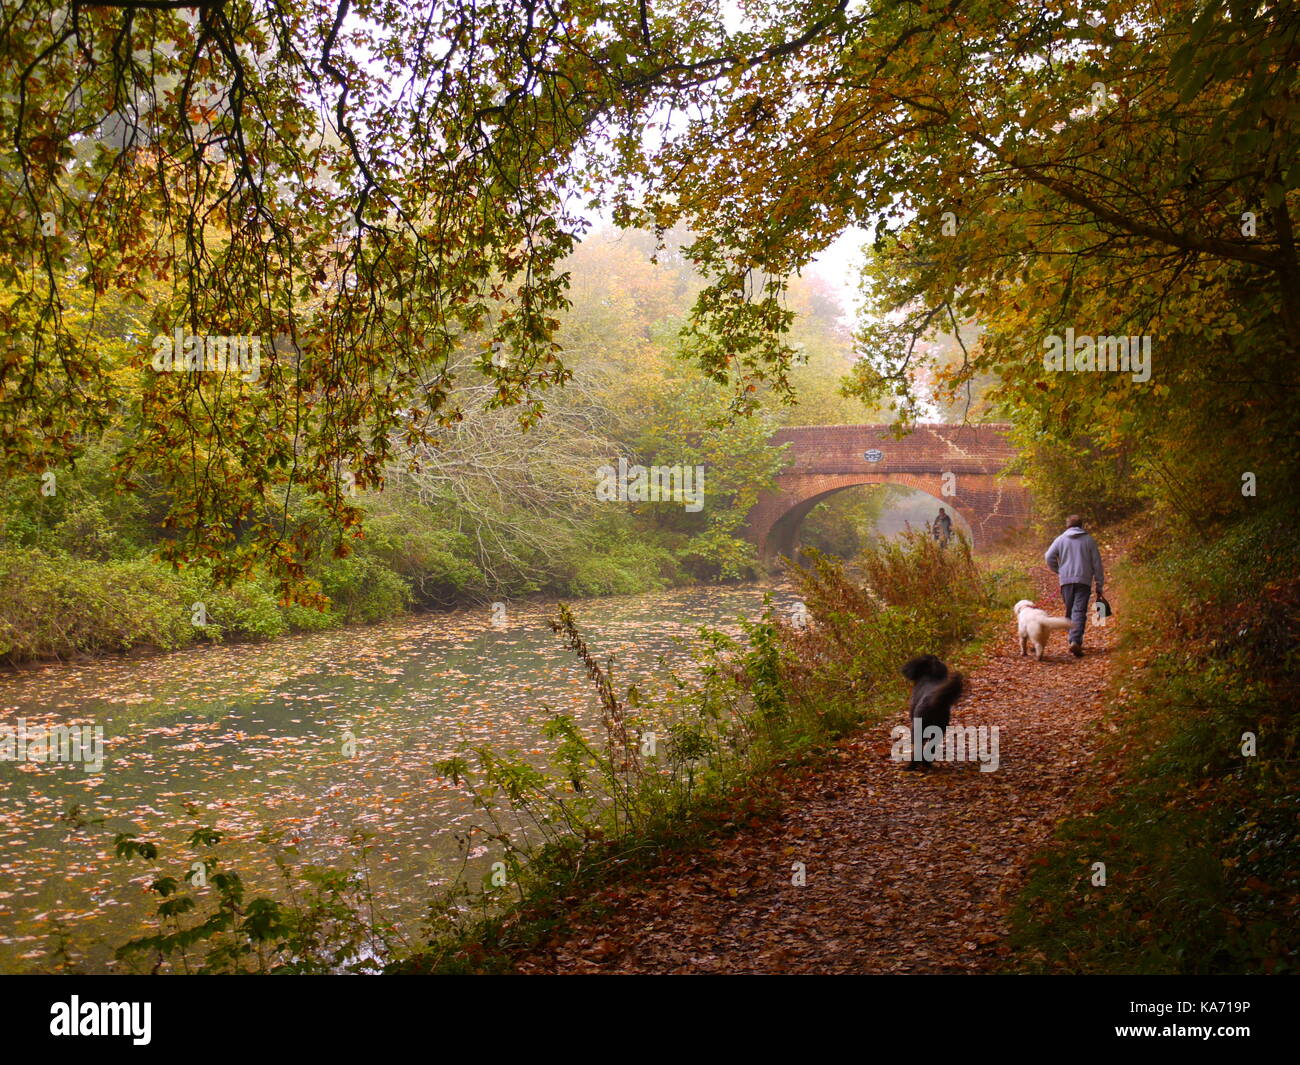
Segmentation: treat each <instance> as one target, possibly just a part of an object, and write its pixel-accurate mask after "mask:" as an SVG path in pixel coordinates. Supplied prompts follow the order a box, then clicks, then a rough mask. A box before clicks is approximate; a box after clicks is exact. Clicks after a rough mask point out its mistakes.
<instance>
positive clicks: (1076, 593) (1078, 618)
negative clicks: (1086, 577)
mask: <svg viewBox="0 0 1300 1065" xmlns="http://www.w3.org/2000/svg"><path fill="white" fill-rule="evenodd" d="M1091 590H1092V589H1091V586H1090V585H1087V584H1063V585H1061V598H1062V599H1064V600H1065V616H1066V617H1067V618H1069V619H1070V643H1072V644H1073V643H1077V644H1078V645H1079V646H1080V647H1082V646H1083V628H1084V626H1085V625H1087V623H1088V599H1089V592H1090V591H1091Z"/></svg>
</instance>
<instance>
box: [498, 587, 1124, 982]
mask: <svg viewBox="0 0 1300 1065" xmlns="http://www.w3.org/2000/svg"><path fill="white" fill-rule="evenodd" d="M1050 582H1051V578H1050V576H1049V575H1047V574H1045V573H1044V574H1042V579H1041V582H1040V585H1039V589H1038V602H1039V604H1041V605H1043V606H1044V607H1046V608H1047V609H1049V610H1050V611H1051V612H1052V613H1060V598H1059V595H1058V594H1057V592H1056V588H1055V586H1054V584H1053V583H1050ZM1116 632H1117V629H1116V623H1115V622H1114V621H1112V622H1111V623H1110V624H1109V625H1107V626H1106V627H1105V628H1097V627H1095V626H1093V625H1091V624H1090V625H1089V628H1088V634H1087V637H1086V638H1085V648H1086V651H1087V654H1086V655H1085V657H1084V658H1083V659H1074V658H1071V657H1070V656H1069V655H1068V654H1067V653H1066V646H1065V639H1064V634H1061V633H1057V634H1055V635H1054V636H1053V640H1052V644H1051V646H1050V647H1049V650H1048V654H1047V657H1046V658H1045V659H1044V660H1043V662H1041V663H1039V662H1035V661H1034V660H1033V658H1032V657H1030V658H1021V656H1020V650H1019V646H1018V645H1016V642H1015V640H1014V627H1013V624H1012V622H1011V621H1010V620H1009V619H1008V621H1007V629H1006V638H1005V639H1004V640H999V641H997V642H996V645H995V646H992V647H991V648H990V649H989V650H988V651H987V652H986V654H985V656H984V657H983V658H982V660H981V661H979V662H978V663H977V664H976V665H975V666H974V667H973V668H971V669H970V670H968V671H967V684H968V694H967V695H966V696H965V697H964V698H963V699H962V700H961V702H960V703H958V705H957V707H956V708H955V710H954V717H953V721H954V724H960V725H986V726H993V725H996V726H998V727H999V729H1000V733H999V741H1000V750H999V756H1000V767H999V768H998V769H997V770H996V771H994V772H987V773H985V772H980V771H979V768H978V766H977V765H975V764H972V763H964V764H962V763H955V764H948V765H942V766H938V767H936V768H935V769H934V770H932V771H931V772H929V773H913V772H906V771H904V770H903V769H902V767H901V766H899V765H898V764H896V763H894V762H891V761H890V760H889V752H890V746H891V745H890V728H891V727H892V726H894V725H897V724H900V723H902V722H903V720H904V716H903V708H902V707H900V713H899V714H898V715H897V716H896V717H894V718H891V719H890V720H888V721H886V722H884V723H882V724H880V725H877V726H873V727H872V728H869V729H867V730H866V731H864V732H862V733H860V734H858V735H857V736H854V737H852V738H851V739H850V740H847V741H845V743H844V745H843V746H842V748H841V750H840V755H839V761H838V763H835V764H832V765H830V766H829V767H827V768H826V769H824V770H822V771H819V772H818V773H817V774H816V775H813V776H810V777H808V778H807V779H804V780H802V781H800V782H799V783H798V784H797V786H796V790H795V791H793V792H792V793H791V795H790V801H789V803H788V804H787V805H786V807H785V809H784V811H783V813H782V814H781V815H780V816H779V817H778V818H777V819H775V820H773V821H770V822H766V823H763V824H761V825H759V826H758V827H756V828H748V829H745V830H742V832H741V833H740V834H739V835H737V836H735V837H734V838H731V839H729V840H727V841H725V842H723V843H722V844H720V845H719V846H718V847H717V848H716V849H715V850H713V851H711V852H708V853H706V854H702V855H698V856H695V857H692V858H687V859H684V860H683V864H682V866H681V868H680V869H674V870H672V871H670V872H666V873H665V874H664V875H663V876H661V877H659V878H657V879H655V880H653V881H652V882H649V883H643V884H638V885H633V886H631V887H629V888H627V889H626V890H624V891H622V892H621V893H620V894H619V895H618V896H617V897H611V898H610V899H609V900H608V901H609V902H610V903H611V905H612V912H611V913H610V914H609V915H608V916H607V918H606V919H605V920H603V921H602V922H601V923H600V924H599V925H590V926H580V927H579V928H578V929H577V931H576V932H575V933H574V934H572V935H570V936H568V937H567V938H565V939H564V941H563V942H561V943H559V944H555V945H553V946H551V947H550V948H548V949H547V950H545V951H540V952H537V953H535V954H533V955H531V956H529V957H527V958H524V959H522V960H521V961H520V963H519V965H518V971H520V972H526V973H543V972H552V973H554V972H560V973H566V972H567V973H582V972H614V973H707V972H725V973H891V972H897V973H963V972H979V971H982V970H985V969H987V968H989V967H990V966H991V965H992V963H993V961H994V960H995V957H996V952H997V950H998V946H999V944H1000V942H1001V940H1002V938H1003V936H1004V935H1005V933H1006V919H1005V918H1006V910H1007V906H1008V905H1009V903H1010V900H1011V898H1012V896H1013V894H1014V891H1015V889H1016V887H1017V886H1018V885H1019V883H1020V881H1021V878H1022V877H1023V873H1024V869H1025V865H1026V863H1027V862H1028V860H1029V858H1030V857H1031V856H1032V854H1033V852H1034V850H1035V849H1036V848H1037V847H1038V846H1039V845H1041V844H1042V843H1043V842H1044V841H1045V840H1046V839H1047V838H1048V836H1049V835H1050V834H1051V830H1052V827H1053V825H1054V823H1055V822H1056V821H1057V820H1059V819H1060V817H1061V816H1062V815H1063V814H1064V813H1065V812H1066V809H1067V804H1068V801H1069V798H1070V796H1071V794H1072V793H1073V792H1074V790H1075V789H1076V788H1077V787H1078V786H1079V785H1080V784H1081V783H1082V780H1083V772H1084V766H1085V765H1086V764H1087V762H1088V760H1089V757H1090V754H1091V751H1092V749H1093V747H1094V745H1095V743H1096V741H1097V726H1098V723H1099V718H1100V715H1101V713H1102V709H1103V707H1102V693H1103V692H1104V690H1105V686H1106V681H1107V677H1108V674H1109V670H1110V664H1111V658H1112V655H1111V652H1112V650H1113V647H1114V644H1115V642H1116ZM795 862H802V863H803V864H804V866H805V867H806V879H807V883H806V885H805V886H802V887H799V886H794V885H793V884H792V883H791V880H792V876H793V875H794V874H793V872H792V867H793V863H795ZM1080 872H1081V875H1082V874H1083V872H1084V871H1083V870H1081V871H1080Z"/></svg>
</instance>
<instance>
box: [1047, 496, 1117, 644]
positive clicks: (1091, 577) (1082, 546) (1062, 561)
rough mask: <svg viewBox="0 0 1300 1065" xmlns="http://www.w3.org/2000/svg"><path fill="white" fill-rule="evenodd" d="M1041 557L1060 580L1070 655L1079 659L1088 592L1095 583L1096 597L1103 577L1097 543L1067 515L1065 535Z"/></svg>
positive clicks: (1076, 519) (1076, 518)
mask: <svg viewBox="0 0 1300 1065" xmlns="http://www.w3.org/2000/svg"><path fill="white" fill-rule="evenodd" d="M1044 557H1045V558H1046V559H1047V565H1048V568H1049V569H1051V571H1052V572H1053V573H1055V574H1056V575H1057V577H1059V578H1060V581H1061V598H1062V599H1064V600H1065V616H1066V617H1068V618H1069V619H1070V654H1072V655H1074V657H1075V658H1080V657H1082V655H1083V629H1084V626H1085V625H1086V624H1087V622H1088V598H1089V594H1088V593H1089V589H1090V587H1091V586H1092V585H1094V584H1095V585H1096V586H1097V597H1098V598H1100V597H1101V590H1102V584H1103V583H1104V581H1105V577H1106V575H1105V573H1104V572H1103V571H1102V568H1101V552H1100V551H1099V550H1098V549H1097V541H1096V540H1094V539H1093V538H1092V537H1091V536H1089V535H1088V534H1087V533H1086V532H1084V531H1083V520H1082V519H1081V518H1080V517H1079V515H1077V514H1071V515H1070V516H1069V517H1068V518H1066V519H1065V532H1063V533H1061V535H1060V536H1058V537H1057V538H1056V539H1055V540H1053V541H1052V546H1051V547H1049V548H1048V549H1047V554H1046V555H1045V556H1044Z"/></svg>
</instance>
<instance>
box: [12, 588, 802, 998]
mask: <svg viewBox="0 0 1300 1065" xmlns="http://www.w3.org/2000/svg"><path fill="white" fill-rule="evenodd" d="M768 590H769V589H764V588H761V587H757V586H742V587H707V588H695V589H686V590H678V591H672V592H666V593H661V594H655V595H645V596H629V597H615V598H605V599H596V600H580V601H577V602H575V603H574V604H572V607H573V611H574V614H575V616H576V617H577V619H578V622H579V626H580V628H581V629H582V630H583V632H584V633H585V634H586V635H587V636H588V638H589V639H590V642H591V645H592V648H593V649H594V650H595V651H596V652H597V653H599V654H600V655H601V656H604V655H610V654H612V655H614V656H615V659H616V663H617V670H616V677H615V679H616V683H617V684H618V685H619V686H620V687H621V686H623V685H626V684H628V683H633V682H636V683H638V684H642V685H649V686H653V685H655V684H656V683H657V682H658V681H660V680H662V679H664V677H665V675H666V669H667V667H666V666H665V664H664V663H665V662H666V663H667V664H668V666H672V667H677V668H685V667H687V666H688V664H689V655H688V654H687V652H686V650H685V649H684V647H683V646H682V645H681V641H682V640H684V639H689V638H690V637H691V636H692V635H693V634H694V633H695V631H696V630H697V629H698V628H699V627H700V626H702V625H707V626H711V627H717V628H722V629H724V630H726V631H729V632H732V633H737V632H739V624H738V622H739V619H740V618H756V617H758V616H759V614H760V613H761V610H762V600H763V595H764V592H765V591H768ZM774 594H775V600H776V605H777V607H778V609H788V607H789V605H790V603H791V602H792V597H791V595H790V594H789V592H788V590H786V591H782V590H776V591H775V593H774ZM553 614H554V604H553V603H548V602H541V601H530V602H521V603H512V604H507V607H506V610H505V614H504V618H501V617H499V616H498V617H495V618H494V615H493V613H492V611H491V609H490V608H489V607H487V606H484V607H481V608H476V609H467V610H461V611H456V612H452V613H445V614H426V615H420V616H416V617H411V618H404V619H400V620H396V621H392V622H387V623H384V624H380V625H375V626H371V627H366V628H351V629H346V630H341V631H335V632H327V633H313V634H306V635H300V636H293V637H289V638H286V639H281V640H277V641H274V642H272V643H267V644H260V645H259V644H237V645H229V646H208V647H201V648H197V649H190V650H185V651H179V652H176V653H174V654H166V655H154V656H149V657H135V658H132V657H121V658H105V659H97V660H93V661H89V662H85V663H67V664H55V665H50V666H44V667H40V668H35V669H31V670H23V671H19V672H16V673H9V674H3V675H0V726H9V727H11V728H16V727H17V724H18V722H19V721H20V720H21V721H22V722H23V723H24V725H25V728H26V729H27V730H28V731H29V732H31V731H33V730H39V729H41V728H42V727H48V726H54V725H72V724H89V725H92V726H98V727H101V728H102V729H103V736H104V764H103V767H102V769H101V770H100V771H99V772H88V771H87V770H86V768H85V766H83V765H81V764H78V763H75V762H69V763H52V762H36V761H0V972H20V971H50V970H52V969H56V968H58V967H59V966H60V965H62V964H66V962H65V961H64V955H56V953H55V952H56V949H57V948H58V946H59V944H60V943H62V944H63V945H64V946H65V947H66V952H67V953H66V956H67V957H70V958H71V959H72V963H73V964H74V965H75V967H76V968H77V969H80V970H83V971H112V970H114V968H115V967H116V966H115V963H114V961H113V951H114V948H115V947H116V946H118V945H120V944H122V943H123V942H125V941H127V940H128V939H131V938H133V937H134V936H137V935H142V934H148V933H150V932H152V931H155V930H156V929H155V926H154V924H153V916H152V915H153V913H154V908H155V906H156V901H157V900H156V898H155V897H154V896H152V895H151V894H149V893H148V892H147V891H146V887H147V885H148V884H149V883H150V882H151V880H152V879H153V877H154V876H155V875H157V872H156V870H154V869H151V868H150V867H149V866H147V865H145V864H142V863H140V862H131V863H128V862H125V861H123V860H121V859H118V858H116V857H115V856H114V855H113V845H112V840H113V833H114V832H134V833H136V834H137V835H138V836H139V837H140V838H142V839H147V840H151V841H156V842H157V843H158V844H159V846H160V850H161V852H162V853H161V857H162V863H161V865H162V867H163V871H164V872H166V873H168V874H171V875H180V874H182V873H183V872H184V868H185V866H186V865H187V863H188V862H189V861H191V860H193V859H196V858H198V857H200V856H201V855H202V853H203V852H201V851H195V850H193V849H192V848H190V847H188V845H187V844H186V842H185V841H186V837H187V836H188V834H189V832H190V831H192V830H193V829H194V828H195V827H198V826H200V825H206V826H212V827H215V828H217V829H219V830H220V831H222V832H223V833H224V834H225V835H226V837H227V841H226V842H225V843H223V845H222V846H221V848H220V853H221V854H222V855H223V856H224V858H225V859H226V860H227V861H228V864H229V865H230V866H231V867H232V868H235V869H237V870H238V871H239V872H240V873H241V875H243V876H244V877H245V880H246V881H248V887H249V891H250V894H251V893H252V892H253V891H256V890H275V889H276V885H277V882H278V881H277V872H276V867H275V864H274V861H273V858H272V854H273V848H272V847H271V846H269V845H268V844H266V843H263V842H259V841H258V837H259V835H261V834H263V833H266V832H270V833H272V834H273V835H275V836H276V837H277V838H279V839H280V840H282V842H283V843H285V844H290V845H293V846H296V847H297V848H298V850H299V852H300V858H301V860H302V861H309V862H316V863H320V864H324V865H338V864H346V863H347V862H349V861H351V860H354V859H355V858H356V856H357V855H358V853H359V850H358V844H357V842H356V837H357V836H358V834H359V833H365V834H368V835H369V837H370V838H369V840H368V844H367V845H368V846H369V848H370V853H369V856H368V859H367V868H368V869H369V873H370V881H371V885H372V889H373V891H374V895H375V898H376V901H377V910H378V916H379V917H380V919H381V920H385V921H389V922H391V923H392V924H393V925H395V926H396V927H398V928H399V929H401V930H402V931H403V932H404V933H405V934H407V935H410V936H414V935H416V934H417V932H418V925H419V921H420V919H421V917H422V916H423V913H424V909H425V903H426V900H427V899H428V897H429V895H430V893H431V892H432V891H433V890H434V889H436V888H437V887H438V886H440V885H445V884H446V883H447V882H448V880H449V878H454V877H455V876H456V875H457V873H458V871H459V870H460V868H461V862H462V852H463V848H462V847H461V845H460V844H458V843H457V841H456V836H457V834H463V833H464V832H465V830H467V829H468V828H469V827H471V826H472V825H475V824H478V823H480V822H481V819H482V815H481V813H479V812H477V811H475V810H474V809H473V807H472V805H471V803H470V801H469V798H468V795H467V793H466V792H465V791H464V789H463V788H461V787H457V786H454V785H453V784H452V783H451V782H450V781H448V780H445V779H442V778H440V777H439V776H438V774H437V772H436V770H435V768H434V767H435V765H436V764H437V763H438V762H439V761H440V760H442V759H444V758H447V757H449V756H452V755H455V754H458V753H460V754H465V753H467V752H468V751H469V750H470V749H471V748H473V747H476V746H480V745H484V744H487V745H490V746H492V747H494V748H496V749H498V750H500V751H518V752H521V753H523V754H524V755H526V756H528V757H530V758H533V759H535V760H539V761H541V760H544V759H545V756H546V754H547V753H548V752H547V747H546V743H545V741H544V740H543V738H542V735H541V727H540V726H541V723H542V722H543V721H544V720H545V719H546V717H547V716H548V712H564V713H569V714H573V715H574V716H576V717H577V718H578V719H579V720H581V721H583V722H586V723H589V724H594V723H595V722H596V721H598V719H599V711H598V706H597V704H596V702H595V699H594V697H593V694H592V691H591V688H590V685H589V684H588V682H587V680H586V677H585V675H584V673H583V671H582V669H581V667H580V666H579V665H578V663H577V662H576V660H575V659H574V657H573V655H572V653H571V652H569V651H568V650H567V649H566V648H565V647H564V646H563V644H562V643H561V641H560V639H559V638H558V637H557V636H555V635H554V633H552V631H551V630H550V628H549V626H548V625H547V620H548V619H549V618H550V617H552V616H553ZM349 737H353V738H354V739H355V742H354V743H353V744H351V745H348V742H347V741H348V739H349ZM353 750H354V753H353ZM71 806H79V807H80V808H81V812H82V815H83V817H85V818H87V819H92V820H98V819H102V821H100V823H99V824H97V825H92V826H90V827H86V828H80V829H74V828H72V827H70V826H69V825H68V823H66V822H65V821H63V820H61V815H62V814H63V813H64V812H65V811H66V810H67V809H68V808H69V807H71ZM487 850H488V848H487V847H485V846H478V847H475V848H474V849H473V850H471V855H472V858H473V859H475V860H482V861H486V859H487V857H489V856H488V855H487V853H486V852H487ZM470 868H471V871H472V872H473V873H474V875H475V879H477V877H478V875H480V873H479V871H477V870H475V869H474V866H473V864H472V863H471V866H470ZM208 890H211V889H210V888H209V889H208Z"/></svg>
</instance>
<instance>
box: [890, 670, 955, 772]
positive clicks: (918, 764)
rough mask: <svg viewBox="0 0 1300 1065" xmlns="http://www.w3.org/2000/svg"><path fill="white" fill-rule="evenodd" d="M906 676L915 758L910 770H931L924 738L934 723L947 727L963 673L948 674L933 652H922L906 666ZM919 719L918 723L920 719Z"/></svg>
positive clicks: (913, 756)
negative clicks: (925, 754)
mask: <svg viewBox="0 0 1300 1065" xmlns="http://www.w3.org/2000/svg"><path fill="white" fill-rule="evenodd" d="M903 676H905V677H906V678H907V679H908V680H910V681H911V682H912V761H911V764H910V765H909V766H908V768H910V769H929V768H930V761H929V760H928V759H926V758H925V757H924V755H923V753H922V748H923V743H922V739H923V738H924V736H925V730H926V729H928V728H929V727H930V726H931V725H937V726H938V727H939V728H941V729H946V728H947V727H948V719H949V716H950V712H951V710H952V704H953V703H955V702H956V701H957V700H958V699H960V698H961V690H962V676H961V674H960V673H949V672H948V667H947V666H945V665H944V664H943V663H942V662H940V661H939V659H938V658H936V657H935V656H934V655H921V656H920V657H919V658H913V659H912V660H911V661H910V662H908V663H907V664H906V665H905V666H903ZM918 719H919V722H918Z"/></svg>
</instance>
